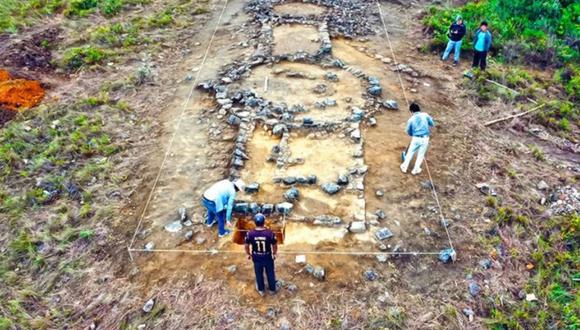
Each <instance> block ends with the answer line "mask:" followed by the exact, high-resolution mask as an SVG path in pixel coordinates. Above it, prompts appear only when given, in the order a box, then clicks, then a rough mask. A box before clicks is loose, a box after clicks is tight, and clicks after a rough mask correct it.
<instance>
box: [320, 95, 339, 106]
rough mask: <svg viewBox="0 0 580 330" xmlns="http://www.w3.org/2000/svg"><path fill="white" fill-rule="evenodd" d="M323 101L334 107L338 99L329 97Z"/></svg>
mask: <svg viewBox="0 0 580 330" xmlns="http://www.w3.org/2000/svg"><path fill="white" fill-rule="evenodd" d="M322 102H323V104H324V105H325V106H327V107H334V106H336V100H335V99H332V98H329V97H327V98H325V99H324V101H322Z"/></svg>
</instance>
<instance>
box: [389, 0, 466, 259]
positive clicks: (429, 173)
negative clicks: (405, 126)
mask: <svg viewBox="0 0 580 330" xmlns="http://www.w3.org/2000/svg"><path fill="white" fill-rule="evenodd" d="M377 7H378V9H379V14H380V16H381V22H382V23H383V28H384V29H385V36H386V37H387V42H388V43H389V48H390V50H391V55H392V56H393V61H395V65H397V76H398V77H399V83H400V84H401V90H402V91H403V96H404V97H405V102H406V103H407V107H408V106H409V105H410V103H409V99H408V98H407V93H406V92H405V86H404V84H403V79H402V78H401V70H399V68H398V66H399V62H398V61H397V57H396V56H395V51H394V50H393V44H392V43H391V38H390V37H389V30H388V29H387V24H386V23H385V18H384V17H383V10H382V8H381V4H380V3H379V0H377ZM425 168H426V169H427V174H428V175H429V181H430V182H431V190H432V192H433V197H435V202H436V203H437V208H438V209H439V216H440V217H441V225H442V226H443V227H445V232H446V233H447V239H448V240H449V247H450V248H451V249H453V250H454V251H455V249H454V248H453V242H452V241H451V235H450V234H449V229H448V228H447V223H446V221H445V217H444V216H443V209H442V207H441V203H440V202H439V196H438V195H437V190H436V189H435V184H434V183H433V177H431V171H429V164H428V161H427V158H425Z"/></svg>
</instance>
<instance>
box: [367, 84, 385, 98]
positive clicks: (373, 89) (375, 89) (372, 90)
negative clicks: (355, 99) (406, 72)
mask: <svg viewBox="0 0 580 330" xmlns="http://www.w3.org/2000/svg"><path fill="white" fill-rule="evenodd" d="M367 93H369V94H370V95H372V96H380V95H381V94H382V93H383V88H382V87H381V86H370V87H369V88H367Z"/></svg>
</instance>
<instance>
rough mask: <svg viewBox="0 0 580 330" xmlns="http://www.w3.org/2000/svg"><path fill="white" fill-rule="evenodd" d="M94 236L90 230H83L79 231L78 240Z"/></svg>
mask: <svg viewBox="0 0 580 330" xmlns="http://www.w3.org/2000/svg"><path fill="white" fill-rule="evenodd" d="M93 236H94V233H93V231H92V230H90V229H85V230H81V231H79V238H80V239H87V240H89V239H91V238H92V237H93Z"/></svg>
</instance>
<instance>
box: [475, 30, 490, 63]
mask: <svg viewBox="0 0 580 330" xmlns="http://www.w3.org/2000/svg"><path fill="white" fill-rule="evenodd" d="M490 48H491V32H489V30H488V29H487V22H486V21H483V22H481V24H480V25H479V29H477V31H475V39H474V40H473V65H472V68H474V69H475V68H477V67H478V66H479V68H480V69H481V70H482V71H485V67H486V66H487V59H486V58H487V52H489V49H490Z"/></svg>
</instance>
